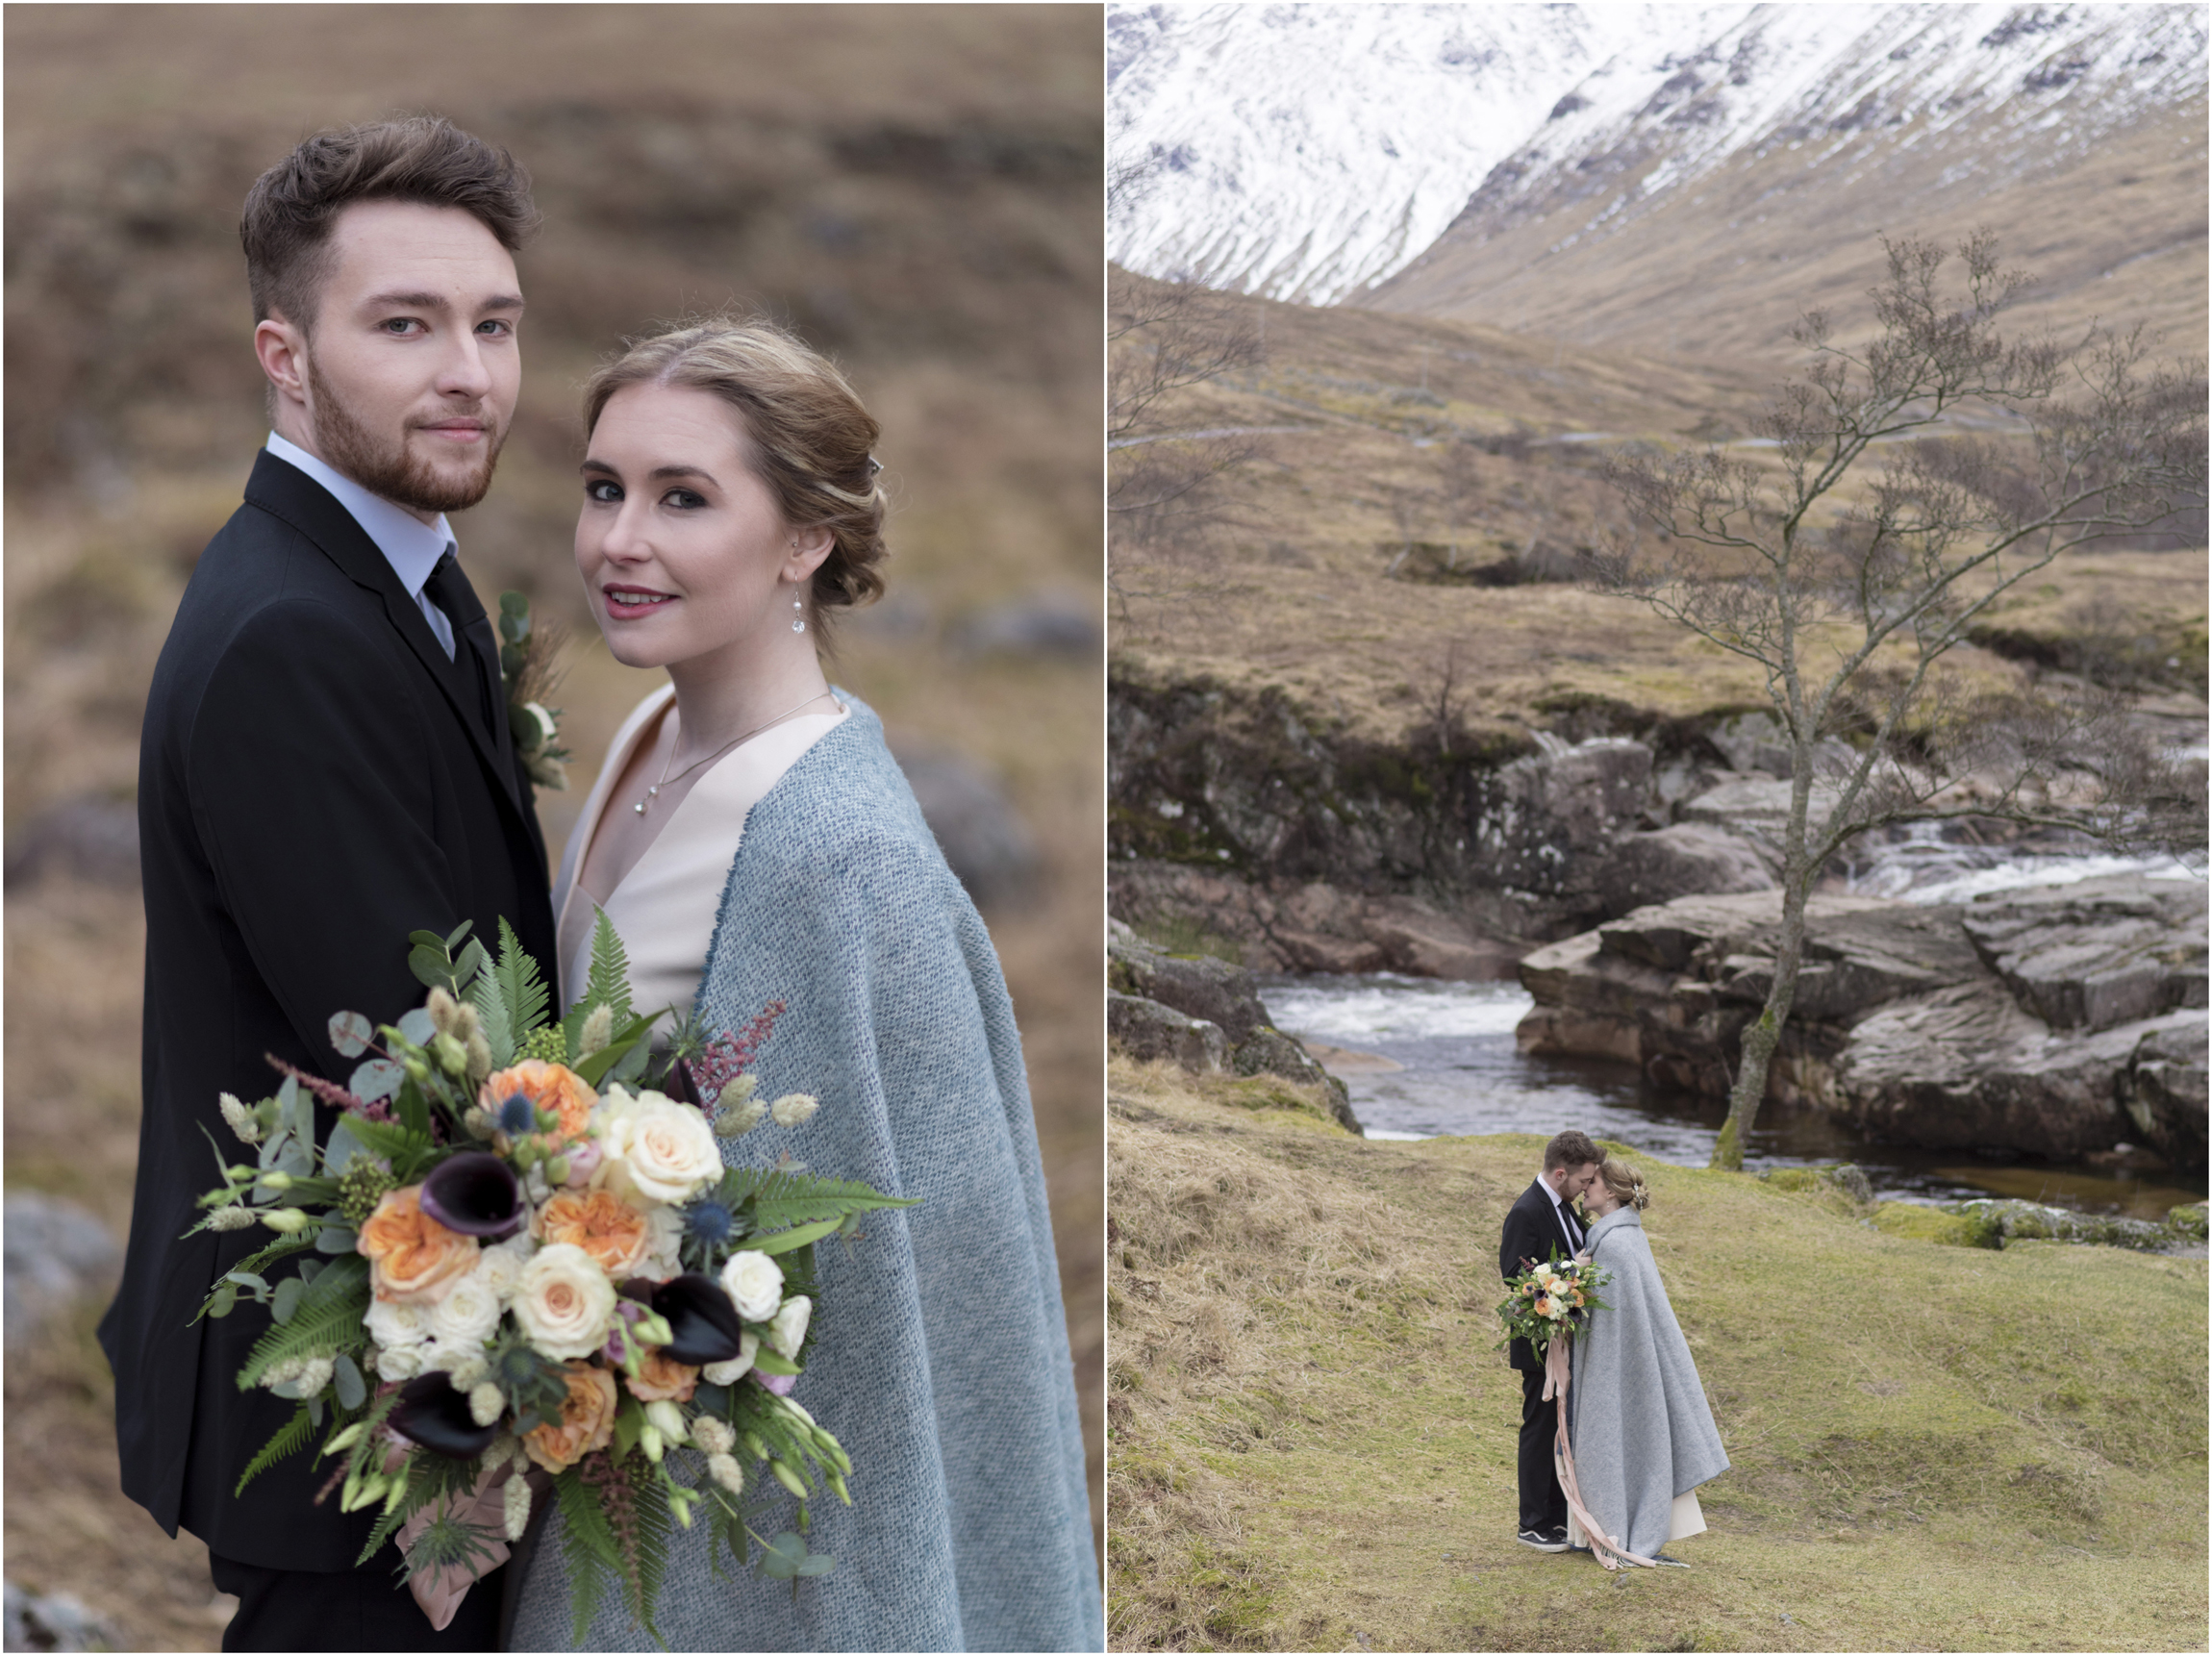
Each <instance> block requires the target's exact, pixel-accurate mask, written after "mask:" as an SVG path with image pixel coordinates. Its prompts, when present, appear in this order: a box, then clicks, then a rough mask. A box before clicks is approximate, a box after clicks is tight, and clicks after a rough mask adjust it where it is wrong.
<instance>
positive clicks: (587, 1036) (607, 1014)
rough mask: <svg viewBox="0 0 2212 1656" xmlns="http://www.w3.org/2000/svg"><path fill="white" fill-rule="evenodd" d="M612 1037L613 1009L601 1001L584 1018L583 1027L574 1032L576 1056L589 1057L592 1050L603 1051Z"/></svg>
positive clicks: (613, 1029) (613, 1036)
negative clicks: (589, 1014)
mask: <svg viewBox="0 0 2212 1656" xmlns="http://www.w3.org/2000/svg"><path fill="white" fill-rule="evenodd" d="M614 1039H615V1009H614V1008H613V1007H611V1006H609V1005H608V1004H607V1003H606V1002H605V1001H601V1002H600V1003H599V1004H598V1005H597V1006H595V1007H593V1008H592V1009H591V1016H589V1017H587V1018H585V1019H584V1027H583V1028H582V1029H580V1030H578V1031H577V1032H576V1056H577V1057H578V1058H589V1057H591V1054H592V1053H594V1052H604V1051H606V1050H607V1043H608V1042H609V1041H613V1040H614Z"/></svg>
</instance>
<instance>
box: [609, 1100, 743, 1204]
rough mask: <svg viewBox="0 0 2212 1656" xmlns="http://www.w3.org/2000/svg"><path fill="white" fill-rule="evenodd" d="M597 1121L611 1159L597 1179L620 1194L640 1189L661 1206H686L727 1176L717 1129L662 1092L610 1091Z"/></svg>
mask: <svg viewBox="0 0 2212 1656" xmlns="http://www.w3.org/2000/svg"><path fill="white" fill-rule="evenodd" d="M595 1119H596V1124H597V1127H598V1140H599V1145H600V1148H601V1149H603V1150H604V1151H605V1152H606V1156H607V1159H606V1161H605V1162H604V1163H603V1164H602V1165H601V1167H600V1169H599V1171H598V1173H597V1174H596V1175H594V1180H595V1182H597V1183H603V1184H606V1185H608V1186H610V1187H611V1188H612V1189H614V1190H615V1191H616V1193H617V1194H628V1193H629V1192H633V1191H634V1192H637V1193H638V1194H639V1195H641V1196H644V1197H646V1198H648V1199H649V1200H652V1201H656V1202H685V1201H690V1200H691V1197H692V1196H694V1195H696V1194H697V1193H698V1192H699V1187H700V1186H702V1185H704V1184H706V1183H707V1182H708V1181H709V1180H710V1179H718V1178H720V1177H721V1174H722V1153H721V1151H720V1150H719V1149H718V1148H717V1147H716V1144H715V1130H714V1128H712V1127H710V1126H709V1125H708V1124H707V1118H706V1117H704V1116H702V1115H700V1114H699V1112H698V1111H697V1110H695V1109H693V1108H692V1107H691V1105H689V1104H678V1103H677V1102H676V1101H675V1100H674V1099H672V1098H669V1097H667V1096H666V1095H665V1094H663V1093H659V1092H641V1093H637V1094H635V1095H633V1094H631V1093H628V1092H625V1091H620V1090H619V1089H610V1090H609V1091H608V1094H607V1098H606V1101H605V1102H604V1103H603V1104H602V1105H601V1106H600V1108H599V1112H598V1114H597V1117H596V1118H595Z"/></svg>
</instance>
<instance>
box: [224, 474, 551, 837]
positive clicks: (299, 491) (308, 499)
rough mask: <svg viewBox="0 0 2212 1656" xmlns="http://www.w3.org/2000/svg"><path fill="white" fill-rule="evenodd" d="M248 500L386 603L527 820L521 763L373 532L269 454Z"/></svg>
mask: <svg viewBox="0 0 2212 1656" xmlns="http://www.w3.org/2000/svg"><path fill="white" fill-rule="evenodd" d="M245 497H246V500H247V502H248V503H249V504H251V505H254V506H258V507H260V508H261V509H262V510H263V511H264V512H267V513H269V514H273V515H274V516H277V517H281V518H283V519H284V520H285V522H287V523H289V524H290V525H291V526H292V527H293V528H294V529H296V530H298V531H299V532H300V533H301V534H302V535H305V536H306V537H307V538H308V539H310V540H312V541H314V543H315V545H316V546H318V547H320V548H321V549H322V553H323V555H324V556H325V557H327V558H328V559H329V560H330V561H331V562H332V563H334V564H336V565H338V566H339V568H340V569H342V570H344V571H345V573H346V575H347V576H348V577H349V578H350V579H351V580H352V581H353V582H354V584H355V585H357V586H361V587H365V588H367V589H368V590H370V591H372V592H374V593H376V595H377V596H378V597H379V598H381V599H383V601H384V613H385V616H386V618H387V619H389V620H390V622H391V625H392V629H393V631H395V632H397V633H398V634H399V636H400V638H401V640H404V641H405V642H406V644H407V647H408V648H409V649H410V650H412V651H414V652H415V660H416V661H418V662H420V663H421V664H422V667H423V670H424V671H425V672H427V673H428V674H429V675H430V678H431V682H432V683H433V684H435V685H437V686H438V691H439V694H440V695H442V696H443V697H444V698H445V704H446V706H447V707H448V708H449V709H451V710H452V713H453V717H454V722H455V723H457V724H459V725H460V726H461V728H462V729H463V730H465V731H466V732H467V733H468V740H469V742H470V743H471V745H473V746H474V747H475V749H476V756H477V758H478V759H480V760H482V761H483V763H484V766H485V768H486V769H487V770H489V771H490V773H491V775H492V777H493V778H494V780H495V781H496V782H497V783H498V786H499V790H500V792H501V793H503V794H505V795H506V798H507V802H508V804H510V805H511V806H513V807H514V808H515V815H517V816H520V815H522V792H521V788H520V786H519V785H518V784H517V782H516V781H515V766H514V765H513V763H512V762H511V761H510V760H509V758H508V756H507V755H506V754H505V753H503V752H501V751H499V750H498V749H497V748H496V747H495V745H494V742H495V738H494V736H493V735H492V733H491V732H489V731H487V730H486V729H485V728H484V721H483V720H482V719H481V718H479V717H478V716H477V709H476V697H477V688H476V686H475V685H474V684H471V683H469V682H467V673H466V669H465V666H464V665H462V661H463V660H464V659H465V658H462V657H461V656H460V652H459V651H458V649H457V650H456V652H455V653H456V659H455V660H453V661H448V660H447V659H446V655H445V649H444V646H443V645H441V644H440V643H439V641H438V638H437V635H435V634H434V633H432V632H431V630H430V623H429V622H428V621H426V620H424V619H423V616H422V610H421V607H420V606H419V605H417V604H416V603H415V600H414V599H413V598H412V597H410V596H409V595H408V591H407V589H406V588H405V587H403V586H402V585H400V580H399V576H398V574H397V573H396V572H395V571H394V570H393V569H392V567H391V564H390V561H389V560H388V559H387V558H386V557H385V555H384V552H383V550H382V548H380V547H379V546H378V545H377V543H376V542H375V541H374V540H371V539H369V538H368V532H367V531H366V530H365V529H364V528H362V526H361V525H360V524H359V523H358V522H356V521H355V520H354V516H353V514H352V513H350V512H348V511H346V509H345V508H344V507H342V506H340V505H339V503H338V501H337V500H336V499H334V498H333V497H332V496H331V493H330V491H329V490H328V489H324V488H322V487H321V486H320V485H319V484H317V483H316V482H315V481H314V479H313V478H312V477H309V476H308V475H307V474H306V473H305V472H303V471H301V470H300V469H299V468H298V467H297V466H295V465H288V464H285V463H284V462H283V461H281V460H279V459H277V457H276V456H275V455H273V454H271V453H269V452H268V450H266V449H263V450H262V451H261V452H260V453H259V454H258V455H257V456H256V457H255V460H254V469H253V475H252V476H251V477H249V478H248V479H247V480H246V496H245ZM448 618H449V619H450V620H451V621H452V622H453V633H454V638H455V640H459V639H460V637H461V628H462V624H463V623H462V617H460V616H458V615H455V616H451V617H448ZM499 699H500V698H499V697H497V696H494V697H493V698H492V705H493V709H494V717H495V719H498V722H499V724H500V726H501V728H504V725H505V721H504V719H499V718H498V715H499V713H500V712H501V711H503V710H501V709H500V708H499V705H498V704H499Z"/></svg>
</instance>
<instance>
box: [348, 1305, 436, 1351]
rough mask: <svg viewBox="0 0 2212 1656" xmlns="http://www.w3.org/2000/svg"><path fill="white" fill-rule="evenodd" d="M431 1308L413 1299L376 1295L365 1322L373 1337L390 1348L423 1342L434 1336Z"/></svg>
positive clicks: (369, 1333)
mask: <svg viewBox="0 0 2212 1656" xmlns="http://www.w3.org/2000/svg"><path fill="white" fill-rule="evenodd" d="M431 1309H432V1308H431V1307H429V1306H427V1305H418V1304H416V1303H415V1302H414V1301H413V1300H404V1299H372V1300H370V1301H369V1302H368V1315H367V1316H366V1317H363V1318H362V1326H363V1327H364V1328H366V1329H367V1330H368V1337H369V1339H371V1340H373V1341H375V1342H377V1344H379V1345H382V1346H385V1347H387V1348H388V1349H394V1350H396V1349H397V1348H398V1347H400V1346H402V1345H420V1344H421V1343H422V1342H424V1341H425V1340H428V1339H429V1338H430V1312H431Z"/></svg>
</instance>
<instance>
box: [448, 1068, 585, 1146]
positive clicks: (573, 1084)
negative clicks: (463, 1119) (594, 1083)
mask: <svg viewBox="0 0 2212 1656" xmlns="http://www.w3.org/2000/svg"><path fill="white" fill-rule="evenodd" d="M517 1092H519V1093H521V1094H522V1096H523V1097H525V1098H527V1099H529V1100H530V1107H531V1108H532V1109H533V1110H550V1111H552V1112H553V1113H554V1115H555V1116H557V1117H560V1119H559V1121H558V1122H556V1123H555V1125H554V1128H553V1131H552V1132H551V1133H549V1134H545V1135H542V1137H544V1138H546V1139H548V1140H566V1139H580V1138H582V1137H583V1136H584V1130H585V1128H586V1127H588V1126H589V1125H590V1124H591V1110H592V1107H593V1106H595V1105H596V1104H597V1103H598V1102H599V1095H598V1093H596V1092H594V1091H591V1083H590V1082H588V1081H586V1080H585V1079H584V1078H583V1077H582V1076H581V1075H579V1074H577V1073H576V1072H575V1071H574V1070H573V1069H571V1068H569V1067H568V1066H566V1064H548V1063H546V1062H545V1061H544V1060H543V1059H542V1058H525V1059H524V1060H523V1061H522V1062H521V1063H519V1064H517V1065H515V1066H514V1067H513V1068H512V1069H501V1070H496V1071H494V1072H493V1073H492V1074H490V1075H489V1076H487V1077H486V1078H485V1081H484V1085H483V1087H482V1088H480V1089H479V1090H478V1091H477V1094H476V1102H477V1103H479V1104H481V1105H482V1106H483V1107H484V1108H485V1110H486V1111H488V1112H489V1113H490V1115H491V1116H492V1117H494V1118H496V1117H498V1115H499V1108H500V1106H501V1105H503V1104H505V1103H506V1102H507V1100H508V1099H510V1098H512V1097H513V1096H514V1095H515V1093H517Z"/></svg>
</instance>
